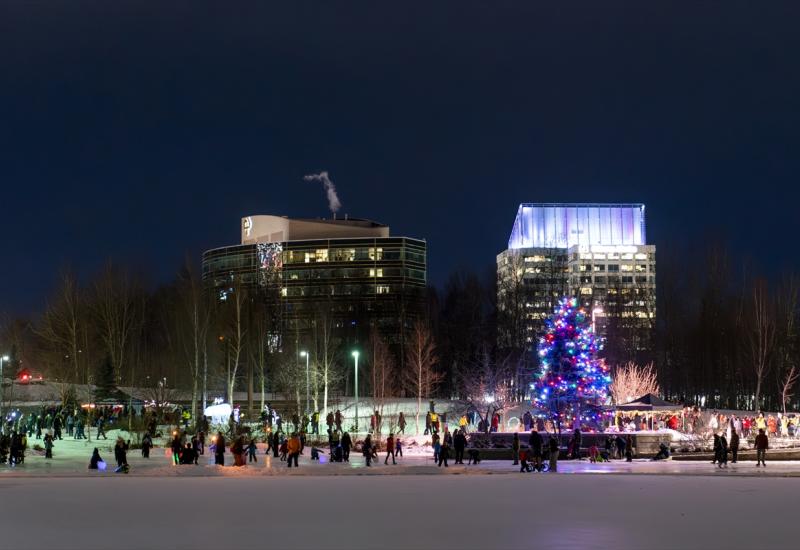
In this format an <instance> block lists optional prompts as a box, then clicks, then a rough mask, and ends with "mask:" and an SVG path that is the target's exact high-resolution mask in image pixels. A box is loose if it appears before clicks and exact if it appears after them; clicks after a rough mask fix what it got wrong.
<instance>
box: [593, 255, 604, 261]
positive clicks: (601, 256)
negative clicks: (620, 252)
mask: <svg viewBox="0 0 800 550" xmlns="http://www.w3.org/2000/svg"><path fill="white" fill-rule="evenodd" d="M594 259H595V260H605V259H606V255H605V254H595V255H594Z"/></svg>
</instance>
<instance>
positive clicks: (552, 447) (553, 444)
mask: <svg viewBox="0 0 800 550" xmlns="http://www.w3.org/2000/svg"><path fill="white" fill-rule="evenodd" d="M560 447H561V445H560V444H559V442H558V438H557V437H556V434H551V435H550V441H548V443H547V449H548V451H549V455H550V471H551V472H555V471H557V470H558V453H559V451H560V450H561V449H560Z"/></svg>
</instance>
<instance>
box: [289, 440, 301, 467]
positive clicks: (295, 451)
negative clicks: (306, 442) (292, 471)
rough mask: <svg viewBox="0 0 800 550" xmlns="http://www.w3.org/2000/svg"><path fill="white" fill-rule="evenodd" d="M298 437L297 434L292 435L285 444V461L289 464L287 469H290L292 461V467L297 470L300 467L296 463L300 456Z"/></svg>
mask: <svg viewBox="0 0 800 550" xmlns="http://www.w3.org/2000/svg"><path fill="white" fill-rule="evenodd" d="M300 449H301V444H300V437H299V436H298V435H297V433H296V432H295V433H293V434H292V437H290V438H289V440H288V441H287V442H286V453H287V457H288V458H287V460H288V462H289V468H291V467H292V462H293V461H294V467H295V468H299V467H300V465H299V464H298V463H297V459H298V457H299V456H300Z"/></svg>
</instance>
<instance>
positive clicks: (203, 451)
mask: <svg viewBox="0 0 800 550" xmlns="http://www.w3.org/2000/svg"><path fill="white" fill-rule="evenodd" d="M197 439H199V440H200V454H201V455H204V454H206V432H204V431H202V430H201V431H200V433H198V434H197Z"/></svg>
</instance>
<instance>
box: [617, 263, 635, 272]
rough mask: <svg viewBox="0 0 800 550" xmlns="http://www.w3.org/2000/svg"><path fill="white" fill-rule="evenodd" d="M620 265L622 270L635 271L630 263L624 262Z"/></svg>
mask: <svg viewBox="0 0 800 550" xmlns="http://www.w3.org/2000/svg"><path fill="white" fill-rule="evenodd" d="M620 267H621V269H622V271H633V266H632V265H630V264H622V265H621V266H620Z"/></svg>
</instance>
